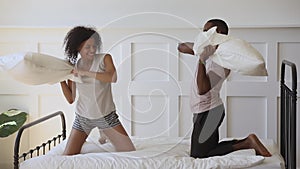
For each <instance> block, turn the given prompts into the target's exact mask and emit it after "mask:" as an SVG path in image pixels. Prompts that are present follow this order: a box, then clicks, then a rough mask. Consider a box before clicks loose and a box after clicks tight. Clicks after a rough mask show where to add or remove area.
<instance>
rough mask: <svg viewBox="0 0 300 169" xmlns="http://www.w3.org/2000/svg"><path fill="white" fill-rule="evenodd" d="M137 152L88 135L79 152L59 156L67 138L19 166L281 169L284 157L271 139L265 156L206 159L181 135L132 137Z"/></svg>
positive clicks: (237, 153) (30, 168) (252, 153)
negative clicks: (192, 153) (193, 151)
mask: <svg viewBox="0 0 300 169" xmlns="http://www.w3.org/2000/svg"><path fill="white" fill-rule="evenodd" d="M132 140H133V142H134V144H135V146H136V149H137V151H132V152H114V148H113V146H112V145H111V144H110V143H106V144H104V145H101V144H99V143H98V141H97V138H89V140H88V142H86V143H85V144H84V145H83V148H82V150H81V153H82V154H78V155H74V156H62V155H61V154H62V152H63V149H64V147H65V143H66V141H64V142H62V143H61V144H59V145H58V146H56V147H55V148H53V149H52V150H51V151H50V152H48V153H47V155H43V156H39V157H35V158H32V159H28V160H26V161H24V162H22V163H21V164H20V169H38V168H43V169H48V168H49V169H56V168H57V169H58V168H63V169H68V168H72V169H86V168H93V169H97V168H99V169H100V168H101V169H106V168H109V169H111V168H116V169H123V168H124V169H125V168H126V169H128V168H131V169H135V168H136V169H143V168H151V169H155V168H161V169H176V168H178V169H186V168H187V169H194V168H197V169H198V168H199V169H206V168H207V169H227V168H228V169H229V168H249V167H250V168H251V169H261V168H264V169H269V168H270V169H271V168H272V169H277V168H278V169H282V168H283V167H282V166H283V160H282V158H281V157H280V156H279V155H278V153H277V150H276V148H273V145H274V144H273V143H272V142H270V141H269V142H267V143H268V144H269V143H270V144H269V145H267V147H268V148H269V149H270V150H271V153H273V154H274V155H273V156H272V157H267V158H264V157H262V156H256V155H255V151H254V150H252V149H249V150H239V151H235V152H232V153H230V154H227V155H225V156H215V157H210V158H205V159H194V158H191V157H189V150H190V140H189V139H184V138H171V137H158V138H151V139H150V138H149V139H142V138H132Z"/></svg>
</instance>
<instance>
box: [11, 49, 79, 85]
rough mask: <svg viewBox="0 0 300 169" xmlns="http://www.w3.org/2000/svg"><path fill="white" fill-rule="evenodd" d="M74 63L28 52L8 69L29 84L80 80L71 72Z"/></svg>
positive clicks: (14, 76)
mask: <svg viewBox="0 0 300 169" xmlns="http://www.w3.org/2000/svg"><path fill="white" fill-rule="evenodd" d="M72 69H73V65H71V64H69V63H68V62H67V61H66V60H62V59H59V58H56V57H54V56H50V55H45V54H41V53H33V52H28V53H26V54H25V56H24V59H22V60H21V61H20V62H19V63H17V64H16V65H15V66H14V67H12V68H11V69H9V70H8V73H9V74H10V75H11V76H12V77H13V78H14V79H16V80H18V81H20V82H22V83H25V84H29V85H40V84H54V83H58V82H60V81H63V80H67V79H72V80H75V81H78V82H80V79H78V78H77V77H74V75H73V74H72V73H71V71H72Z"/></svg>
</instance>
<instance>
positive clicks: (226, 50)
mask: <svg viewBox="0 0 300 169" xmlns="http://www.w3.org/2000/svg"><path fill="white" fill-rule="evenodd" d="M207 45H219V46H218V48H217V50H216V51H215V53H214V54H213V55H212V56H211V57H212V60H213V61H214V62H215V63H217V64H219V65H221V66H223V67H224V68H227V69H230V70H232V71H234V72H238V73H240V74H242V75H248V76H267V75H268V73H267V69H266V66H265V61H264V58H263V56H262V55H261V54H260V53H259V52H258V51H257V50H256V49H255V48H254V47H252V46H251V45H250V44H249V43H248V42H246V41H244V40H241V39H237V38H234V37H232V36H229V35H223V34H219V33H217V32H216V27H213V28H211V29H209V30H208V31H207V32H201V33H200V34H199V35H198V36H197V38H196V40H195V43H194V47H193V50H194V53H195V54H196V55H200V54H201V52H202V51H203V48H204V47H205V46H207Z"/></svg>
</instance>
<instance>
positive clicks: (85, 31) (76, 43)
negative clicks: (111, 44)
mask: <svg viewBox="0 0 300 169" xmlns="http://www.w3.org/2000/svg"><path fill="white" fill-rule="evenodd" d="M90 38H94V39H95V41H96V45H97V49H98V51H100V47H101V45H102V42H101V37H100V35H99V33H98V32H97V31H96V29H95V28H93V27H84V26H76V27H74V28H73V29H71V30H70V31H69V32H68V33H67V35H66V37H65V39H64V43H63V44H64V46H65V49H64V50H65V55H66V56H67V59H68V60H69V62H70V63H71V64H75V63H76V62H77V57H78V53H79V50H80V47H81V45H82V43H83V42H85V41H86V40H88V39H90Z"/></svg>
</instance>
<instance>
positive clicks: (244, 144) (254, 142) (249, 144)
mask: <svg viewBox="0 0 300 169" xmlns="http://www.w3.org/2000/svg"><path fill="white" fill-rule="evenodd" d="M233 148H234V149H235V150H240V149H249V148H253V149H255V152H256V154H257V155H261V156H264V157H270V156H272V154H271V153H270V152H269V151H268V150H267V148H266V147H265V146H264V145H263V144H262V143H261V142H260V141H259V139H258V138H257V136H256V135H255V134H250V135H249V136H248V137H247V138H246V139H244V140H241V141H238V143H237V144H235V145H233Z"/></svg>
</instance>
